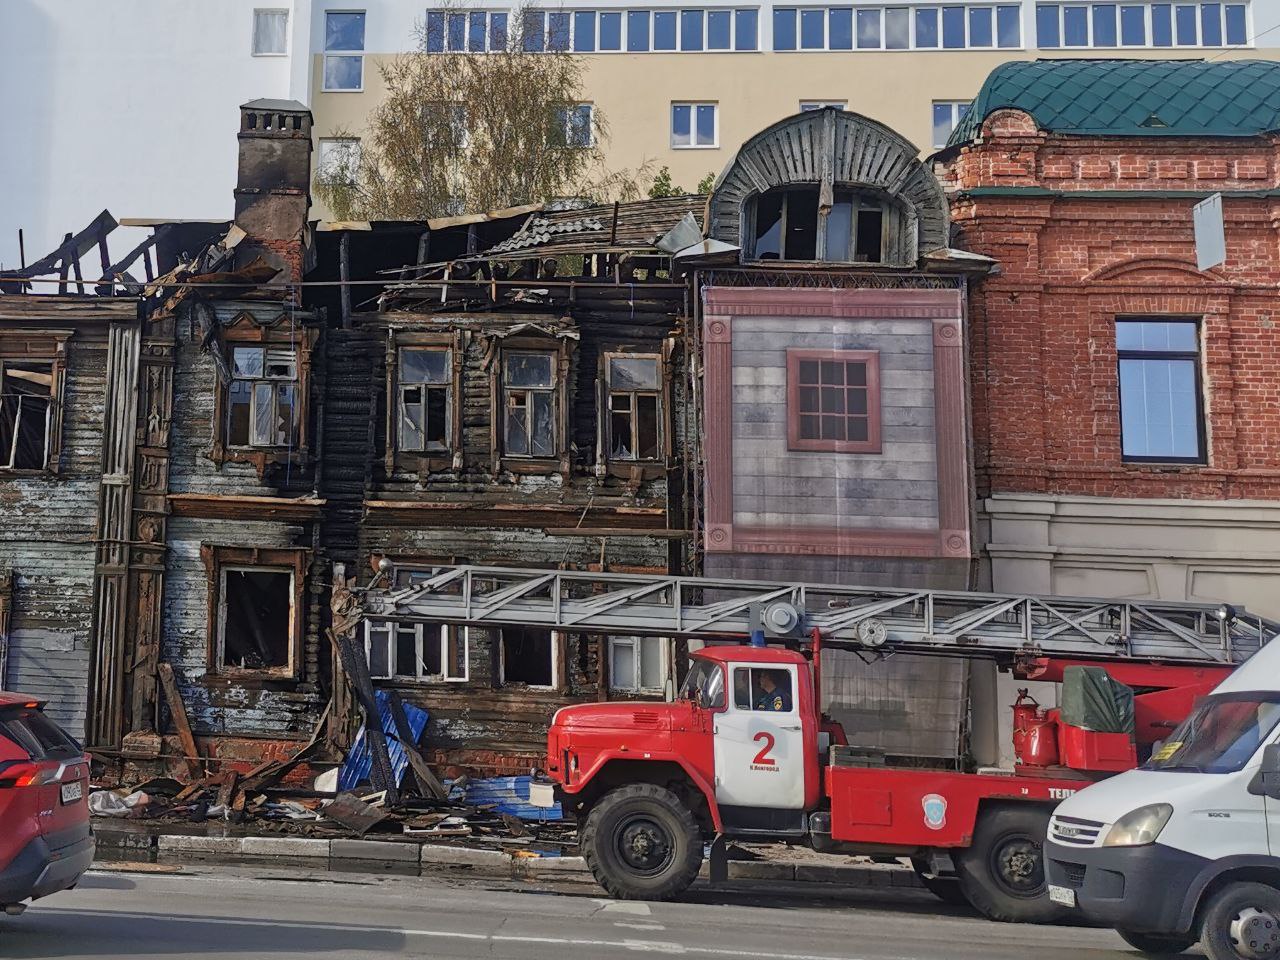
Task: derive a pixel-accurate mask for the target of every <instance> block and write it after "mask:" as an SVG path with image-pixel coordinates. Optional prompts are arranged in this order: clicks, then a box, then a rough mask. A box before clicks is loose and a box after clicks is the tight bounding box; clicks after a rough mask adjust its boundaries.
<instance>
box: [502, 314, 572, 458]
mask: <svg viewBox="0 0 1280 960" xmlns="http://www.w3.org/2000/svg"><path fill="white" fill-rule="evenodd" d="M572 349H573V348H572V342H571V340H570V339H569V338H567V337H558V338H555V339H551V338H549V337H511V338H509V339H506V340H503V341H502V343H501V346H500V348H499V349H498V351H497V355H496V356H495V358H494V361H493V363H492V364H490V367H489V398H490V400H489V423H490V451H491V454H492V458H493V472H494V473H495V474H496V473H499V472H501V471H503V470H506V471H509V472H511V473H522V474H548V473H560V474H561V475H563V476H564V477H565V478H566V479H567V478H568V477H569V472H570V462H569V396H568V383H569V375H570V369H571V364H572V356H573V354H572ZM509 353H545V354H549V355H551V356H552V357H553V359H554V365H553V367H552V369H553V376H554V378H555V383H554V385H553V386H552V388H551V389H552V394H553V396H554V398H555V404H556V410H555V430H556V438H555V439H556V443H555V447H556V453H555V454H554V455H552V456H549V457H534V456H526V455H524V454H509V453H507V452H506V432H507V394H506V388H505V385H504V383H503V379H504V378H503V372H504V370H505V369H506V358H507V354H509Z"/></svg>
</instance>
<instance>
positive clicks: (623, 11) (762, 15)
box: [446, 4, 770, 57]
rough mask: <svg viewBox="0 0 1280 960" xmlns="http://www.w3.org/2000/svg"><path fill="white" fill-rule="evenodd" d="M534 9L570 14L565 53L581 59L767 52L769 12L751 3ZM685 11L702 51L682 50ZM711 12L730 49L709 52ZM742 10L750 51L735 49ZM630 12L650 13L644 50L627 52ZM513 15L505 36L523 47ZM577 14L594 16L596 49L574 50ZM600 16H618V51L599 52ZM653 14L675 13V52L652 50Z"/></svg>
mask: <svg viewBox="0 0 1280 960" xmlns="http://www.w3.org/2000/svg"><path fill="white" fill-rule="evenodd" d="M537 9H538V10H540V11H541V12H542V14H543V15H544V17H545V16H546V15H547V14H550V13H568V14H569V49H568V50H567V51H565V52H567V53H572V54H575V55H577V56H583V57H597V56H605V57H609V56H617V55H619V54H626V53H633V54H635V53H662V54H673V53H687V54H693V55H695V56H696V55H698V54H704V53H761V52H765V49H766V48H765V47H764V42H765V39H766V38H765V35H764V34H765V27H764V21H765V19H766V16H767V15H768V14H769V12H770V10H769V8H766V7H760V6H756V5H754V4H739V5H734V6H727V7H721V6H711V7H707V6H703V7H698V6H697V5H696V4H694V5H692V6H682V7H679V6H678V7H646V6H644V5H643V4H641V5H639V6H630V7H625V6H624V7H596V8H590V7H588V8H581V7H564V8H561V7H554V8H553V7H540V8H537ZM686 10H699V11H700V12H701V13H702V49H701V50H686V49H685V48H684V42H685V40H684V19H683V17H682V16H681V14H682V13H684V12H685V11H686ZM712 10H717V11H720V10H723V11H725V12H727V13H728V14H729V46H728V47H727V48H724V49H711V48H710V47H708V46H707V42H708V39H707V14H708V13H709V12H711V11H712ZM741 10H753V11H755V14H756V37H755V43H756V45H755V48H754V49H751V50H739V49H738V16H737V14H738V12H739V11H741ZM490 12H493V11H490ZM497 12H502V11H497ZM631 12H635V13H647V14H649V30H648V38H649V39H648V48H647V49H645V50H628V49H627V44H628V41H629V40H630V37H629V36H628V34H629V22H628V18H627V14H628V13H631ZM514 13H515V11H511V16H510V17H509V18H508V21H507V24H508V26H507V34H508V37H511V38H514V39H515V41H516V43H517V44H518V45H520V46H521V47H522V46H523V43H524V40H523V37H522V36H520V35H519V34H518V33H517V25H516V24H515V20H516V19H517V18H516V17H515V16H514ZM577 13H591V14H594V15H595V18H594V19H595V23H594V27H595V49H594V50H591V51H578V50H576V49H575V47H576V46H577V41H578V24H577V20H576V18H575V17H574V16H573V15H574V14H577ZM602 13H617V14H620V15H621V22H620V24H619V30H618V32H619V35H620V40H619V49H617V50H602V49H600V14H602ZM655 13H675V15H676V46H675V49H674V50H655V49H654V47H653V14H655ZM543 22H544V24H546V25H547V26H546V27H545V29H546V31H547V32H546V35H544V37H543V49H544V50H547V49H550V46H549V43H548V37H549V35H550V25H549V24H550V21H548V20H545V19H544V21H543ZM518 27H519V29H520V30H523V27H524V22H523V20H521V22H520V23H519V24H518ZM446 52H447V51H446Z"/></svg>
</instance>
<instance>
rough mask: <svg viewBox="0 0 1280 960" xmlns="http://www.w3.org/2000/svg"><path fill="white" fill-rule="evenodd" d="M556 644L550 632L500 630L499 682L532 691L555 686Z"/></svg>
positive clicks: (518, 629)
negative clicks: (500, 677)
mask: <svg viewBox="0 0 1280 960" xmlns="http://www.w3.org/2000/svg"><path fill="white" fill-rule="evenodd" d="M554 656H555V641H554V639H553V638H552V635H551V631H550V630H540V629H538V628H536V627H503V628H502V680H503V682H504V683H525V684H528V685H529V686H531V687H550V686H554V685H555V664H554V662H553V658H554Z"/></svg>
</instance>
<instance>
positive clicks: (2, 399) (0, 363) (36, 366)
mask: <svg viewBox="0 0 1280 960" xmlns="http://www.w3.org/2000/svg"><path fill="white" fill-rule="evenodd" d="M53 399H54V369H53V361H51V360H0V470H43V469H44V468H45V467H46V466H47V465H48V463H49V454H50V450H51V447H52V439H53V438H52V433H53V420H54V418H53Z"/></svg>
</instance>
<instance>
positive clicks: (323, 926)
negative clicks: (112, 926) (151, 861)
mask: <svg viewBox="0 0 1280 960" xmlns="http://www.w3.org/2000/svg"><path fill="white" fill-rule="evenodd" d="M40 913H41V914H54V913H56V914H64V915H67V916H85V917H108V918H112V919H117V920H124V919H132V920H165V921H171V922H173V921H181V922H183V923H185V924H201V923H208V924H214V925H221V926H239V927H247V926H262V925H263V924H268V925H270V926H271V927H273V928H282V929H286V930H307V931H310V932H313V933H314V932H318V931H322V930H340V931H342V932H344V933H368V934H379V933H395V934H400V935H401V936H404V937H423V938H431V939H436V940H473V941H487V942H489V943H527V944H535V943H536V944H541V945H544V946H559V947H592V948H596V949H599V948H602V947H613V948H616V949H619V950H629V951H633V952H635V953H663V954H679V955H687V956H701V957H737V958H742V957H760V958H762V960H858V958H854V957H833V956H831V955H830V954H826V955H819V954H812V953H771V952H770V953H761V952H758V951H748V950H744V949H728V948H724V947H694V946H686V945H685V944H681V943H673V942H670V941H666V940H587V939H584V938H579V937H532V936H516V935H514V934H505V935H504V934H498V933H494V934H489V933H463V932H455V931H452V930H423V929H414V928H408V927H405V928H400V927H367V926H357V925H355V924H346V923H301V922H298V921H289V920H284V921H281V920H265V919H264V920H246V919H241V918H238V917H199V916H195V917H193V916H181V917H180V916H177V915H166V916H156V915H155V914H149V913H126V912H122V911H115V910H73V909H68V908H66V907H42V908H41V910H40Z"/></svg>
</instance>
